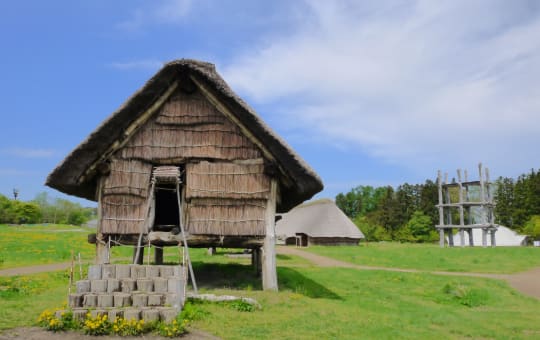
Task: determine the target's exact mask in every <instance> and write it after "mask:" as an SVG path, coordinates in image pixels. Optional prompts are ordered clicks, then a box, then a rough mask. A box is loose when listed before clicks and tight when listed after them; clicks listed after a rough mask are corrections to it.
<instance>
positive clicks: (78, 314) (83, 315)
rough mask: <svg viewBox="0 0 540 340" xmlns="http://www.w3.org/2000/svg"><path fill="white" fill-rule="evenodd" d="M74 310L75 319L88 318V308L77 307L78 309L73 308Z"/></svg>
mask: <svg viewBox="0 0 540 340" xmlns="http://www.w3.org/2000/svg"><path fill="white" fill-rule="evenodd" d="M72 312H73V319H74V320H79V321H83V320H84V319H86V313H88V309H79V308H76V309H73V310H72Z"/></svg>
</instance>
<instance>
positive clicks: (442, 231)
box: [439, 228, 444, 248]
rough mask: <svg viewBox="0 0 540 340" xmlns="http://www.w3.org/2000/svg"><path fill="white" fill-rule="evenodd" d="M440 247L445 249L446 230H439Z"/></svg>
mask: <svg viewBox="0 0 540 340" xmlns="http://www.w3.org/2000/svg"><path fill="white" fill-rule="evenodd" d="M439 245H440V246H441V248H444V229H443V228H439Z"/></svg>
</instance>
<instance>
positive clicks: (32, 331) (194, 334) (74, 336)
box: [0, 327, 220, 340]
mask: <svg viewBox="0 0 540 340" xmlns="http://www.w3.org/2000/svg"><path fill="white" fill-rule="evenodd" d="M15 339H17V340H42V339H47V340H79V339H81V340H85V339H86V340H95V339H98V340H119V339H121V340H144V339H152V340H166V339H170V338H164V337H162V336H157V335H152V334H150V335H148V334H147V335H141V336H125V337H118V336H97V337H96V336H90V335H84V334H82V333H79V332H73V331H69V332H58V333H53V332H49V331H46V330H45V329H43V328H39V327H21V328H13V329H8V330H6V331H3V332H0V340H15ZM180 339H183V340H198V339H201V340H219V339H220V338H217V337H215V336H213V335H211V334H208V333H205V332H202V331H199V330H196V329H190V330H189V333H187V334H186V335H184V336H182V337H181V338H180Z"/></svg>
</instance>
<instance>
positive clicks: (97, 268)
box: [88, 264, 101, 280]
mask: <svg viewBox="0 0 540 340" xmlns="http://www.w3.org/2000/svg"><path fill="white" fill-rule="evenodd" d="M88 280H101V265H100V264H94V265H91V266H88Z"/></svg>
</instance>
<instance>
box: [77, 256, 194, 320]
mask: <svg viewBox="0 0 540 340" xmlns="http://www.w3.org/2000/svg"><path fill="white" fill-rule="evenodd" d="M185 274H186V273H185V270H184V267H183V266H181V265H172V266H169V265H134V264H116V265H115V264H100V265H92V266H90V267H89V268H88V279H87V280H81V281H77V282H76V287H77V291H76V293H72V294H70V295H69V299H68V304H69V308H70V309H71V310H72V312H73V316H74V318H76V319H79V320H84V319H85V318H86V314H87V313H90V314H91V315H92V316H93V317H95V316H97V315H103V314H107V317H108V319H109V320H110V321H111V322H112V321H114V320H115V319H116V318H118V317H122V318H124V319H126V320H140V319H144V320H145V321H157V320H162V321H164V322H172V320H174V319H175V318H176V316H177V315H178V313H179V312H180V311H181V310H182V306H183V305H184V301H185V296H186V290H185V287H186V280H185V278H186V275H185Z"/></svg>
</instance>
